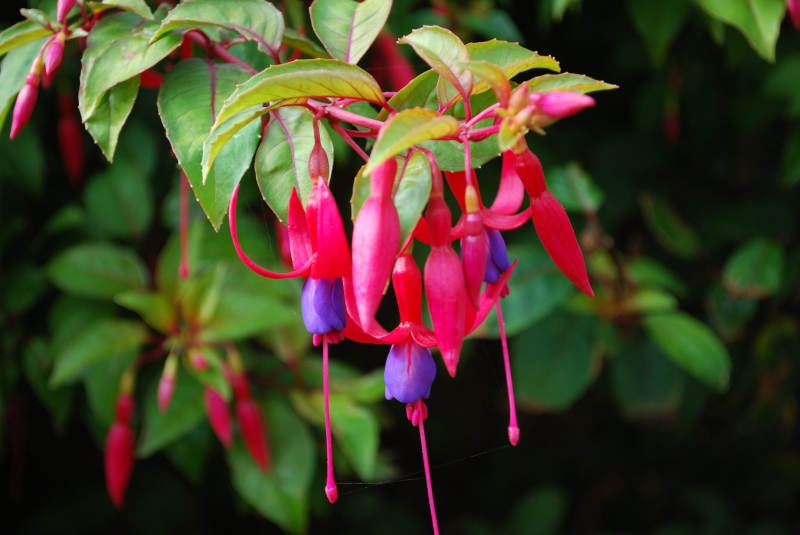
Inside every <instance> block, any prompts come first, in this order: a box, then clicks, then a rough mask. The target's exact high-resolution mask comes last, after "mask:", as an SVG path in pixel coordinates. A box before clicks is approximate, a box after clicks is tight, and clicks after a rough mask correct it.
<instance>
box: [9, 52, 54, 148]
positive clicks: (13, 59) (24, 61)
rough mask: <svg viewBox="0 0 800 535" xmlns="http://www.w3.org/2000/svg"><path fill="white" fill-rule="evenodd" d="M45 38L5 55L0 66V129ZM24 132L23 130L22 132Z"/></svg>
mask: <svg viewBox="0 0 800 535" xmlns="http://www.w3.org/2000/svg"><path fill="white" fill-rule="evenodd" d="M46 40H47V38H44V37H43V38H41V39H39V40H37V41H33V42H30V43H27V44H24V45H22V46H20V47H19V48H15V49H14V50H12V51H10V52H9V53H8V55H6V57H5V59H4V60H3V63H2V66H0V127H2V126H3V124H4V123H5V120H6V116H7V115H8V112H9V110H10V109H11V103H12V101H13V100H14V98H15V97H16V96H17V93H19V91H20V89H22V86H24V85H25V78H26V77H27V76H28V72H29V71H30V70H31V65H32V64H33V61H34V60H35V59H36V56H37V55H38V54H39V50H41V48H42V45H44V43H45V41H46ZM23 132H24V130H23Z"/></svg>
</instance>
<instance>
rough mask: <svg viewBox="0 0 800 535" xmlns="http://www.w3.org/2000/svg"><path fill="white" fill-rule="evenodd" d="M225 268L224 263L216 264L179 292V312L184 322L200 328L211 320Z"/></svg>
mask: <svg viewBox="0 0 800 535" xmlns="http://www.w3.org/2000/svg"><path fill="white" fill-rule="evenodd" d="M226 268H227V266H226V265H225V264H224V263H221V262H220V263H217V264H215V265H212V266H209V268H208V269H206V270H204V271H203V272H202V273H201V274H200V275H199V276H195V277H193V278H192V279H190V280H189V281H188V284H187V285H186V287H185V289H184V290H183V292H181V312H182V313H183V318H184V319H185V320H186V321H188V322H190V323H191V324H193V325H198V326H200V325H203V324H205V323H206V322H208V320H209V319H211V317H212V316H213V315H214V313H215V312H216V310H217V305H219V299H220V296H221V295H222V285H223V284H224V282H225V274H226V273H225V272H226V271H227V270H226ZM195 273H197V268H196V267H195Z"/></svg>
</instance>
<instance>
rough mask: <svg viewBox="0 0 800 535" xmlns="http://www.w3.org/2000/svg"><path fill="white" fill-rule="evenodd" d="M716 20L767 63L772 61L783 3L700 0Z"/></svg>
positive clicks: (766, 0) (747, 0) (783, 11)
mask: <svg viewBox="0 0 800 535" xmlns="http://www.w3.org/2000/svg"><path fill="white" fill-rule="evenodd" d="M700 5H701V6H702V7H703V8H704V9H705V10H706V11H707V12H708V14H709V15H711V16H712V17H714V18H715V19H718V20H721V21H722V22H724V23H726V24H730V25H731V26H733V27H734V28H736V29H737V30H739V31H740V32H742V34H743V35H744V36H745V38H746V39H747V41H748V42H749V43H750V46H752V47H753V49H754V50H755V51H756V52H757V53H758V54H759V55H760V56H761V57H762V58H764V59H766V60H767V61H769V62H774V61H775V43H776V42H777V41H778V34H780V31H781V21H782V20H783V17H784V14H785V13H786V2H784V1H783V0H700Z"/></svg>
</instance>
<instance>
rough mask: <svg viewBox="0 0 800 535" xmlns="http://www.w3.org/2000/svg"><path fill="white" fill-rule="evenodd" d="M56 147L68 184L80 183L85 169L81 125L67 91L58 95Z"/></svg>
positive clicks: (71, 98) (75, 184)
mask: <svg viewBox="0 0 800 535" xmlns="http://www.w3.org/2000/svg"><path fill="white" fill-rule="evenodd" d="M58 109H59V114H60V118H59V120H58V132H57V134H58V136H57V137H58V149H59V152H60V153H61V163H62V165H63V166H64V172H65V173H66V174H67V178H68V179H69V182H70V184H72V185H73V186H78V185H80V183H81V181H82V180H83V173H84V170H85V158H84V152H83V136H84V134H83V125H82V124H81V120H80V117H78V112H77V104H76V103H75V101H74V100H73V97H72V96H71V95H69V94H68V93H62V94H61V95H59V97H58Z"/></svg>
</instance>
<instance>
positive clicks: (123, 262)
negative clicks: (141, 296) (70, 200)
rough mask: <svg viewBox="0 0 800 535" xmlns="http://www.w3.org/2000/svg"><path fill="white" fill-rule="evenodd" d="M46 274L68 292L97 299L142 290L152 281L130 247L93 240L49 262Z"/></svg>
mask: <svg viewBox="0 0 800 535" xmlns="http://www.w3.org/2000/svg"><path fill="white" fill-rule="evenodd" d="M47 276H48V278H49V279H50V280H51V281H52V282H53V284H55V285H56V286H57V287H58V288H59V289H61V290H62V291H64V292H66V293H69V294H72V295H75V296H78V297H89V298H94V299H111V298H112V297H114V295H116V294H118V293H119V292H123V291H125V290H142V289H144V287H145V286H146V285H147V284H148V281H149V279H148V276H147V271H146V269H145V267H144V265H143V264H142V262H141V260H139V258H138V257H137V256H136V255H135V254H133V253H132V252H131V251H130V250H128V249H124V248H122V247H117V246H115V245H107V244H91V243H85V244H81V245H76V246H75V247H72V248H70V249H67V250H66V251H64V252H62V253H60V254H59V255H58V256H56V257H55V258H54V259H53V260H51V261H50V263H49V264H48V265H47Z"/></svg>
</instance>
